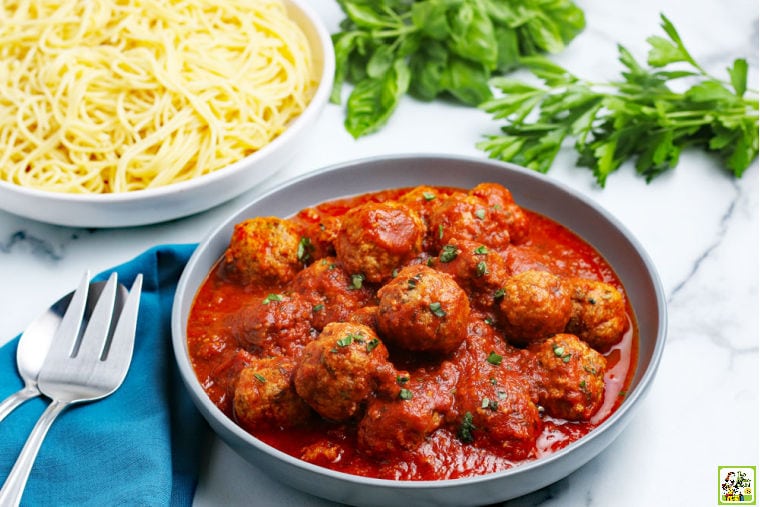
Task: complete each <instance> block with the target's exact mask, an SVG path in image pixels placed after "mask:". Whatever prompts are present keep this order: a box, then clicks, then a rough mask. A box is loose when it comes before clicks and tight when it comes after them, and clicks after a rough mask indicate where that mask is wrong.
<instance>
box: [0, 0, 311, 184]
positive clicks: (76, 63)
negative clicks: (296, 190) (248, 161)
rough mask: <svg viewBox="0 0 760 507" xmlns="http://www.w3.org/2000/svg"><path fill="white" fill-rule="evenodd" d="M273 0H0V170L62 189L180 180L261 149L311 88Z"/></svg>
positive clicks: (294, 37)
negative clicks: (1, 1) (8, 0)
mask: <svg viewBox="0 0 760 507" xmlns="http://www.w3.org/2000/svg"><path fill="white" fill-rule="evenodd" d="M316 84H317V83H316V78H315V76H314V62H313V55H312V54H311V50H310V48H309V45H308V40H307V38H306V35H305V34H304V33H303V31H302V30H301V29H300V27H299V26H298V25H297V24H296V23H295V22H294V21H293V20H291V19H290V18H289V17H288V13H287V10H286V7H285V5H284V4H283V3H282V2H281V1H280V0H248V1H246V0H237V1H236V0H224V1H222V0H159V1H147V0H144V1H143V0H86V1H82V0H58V1H55V0H53V1H45V0H26V1H18V2H14V1H11V2H3V3H2V5H1V6H0V179H2V180H4V181H8V182H11V183H14V184H17V185H22V186H26V187H34V188H38V189H42V190H49V191H55V192H67V193H111V192H127V191H135V190H141V189H149V188H155V187H160V186H163V185H168V184H171V183H175V182H179V181H185V180H189V179H192V178H195V177H198V176H200V175H203V174H207V173H210V172H213V171H215V170H218V169H220V168H222V167H225V166H227V165H229V164H231V163H233V162H235V161H237V160H240V159H241V158H244V157H246V156H248V155H250V154H252V153H254V152H256V151H257V150H259V149H261V148H262V147H264V146H265V145H267V144H268V143H269V142H271V141H272V140H273V139H274V138H276V137H277V136H278V135H279V134H281V133H282V132H283V131H284V130H285V129H286V128H287V127H288V125H289V123H290V122H291V121H292V120H293V119H294V118H296V117H297V116H298V115H299V114H300V113H301V112H302V111H303V110H304V108H305V107H306V106H307V104H308V102H309V100H310V99H311V97H312V95H313V93H314V90H315V88H316Z"/></svg>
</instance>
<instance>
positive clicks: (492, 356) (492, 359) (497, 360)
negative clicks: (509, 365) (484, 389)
mask: <svg viewBox="0 0 760 507" xmlns="http://www.w3.org/2000/svg"><path fill="white" fill-rule="evenodd" d="M501 360H502V357H501V355H499V354H497V353H496V352H494V351H493V350H492V351H491V352H490V353H489V354H488V359H487V361H488V362H489V363H491V364H492V365H494V366H499V365H500V364H501Z"/></svg>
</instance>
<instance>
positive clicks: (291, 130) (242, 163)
mask: <svg viewBox="0 0 760 507" xmlns="http://www.w3.org/2000/svg"><path fill="white" fill-rule="evenodd" d="M282 1H283V3H284V4H285V7H286V8H287V9H288V10H290V9H291V8H293V7H294V8H296V9H298V10H300V11H301V12H302V13H303V14H304V16H303V18H304V19H306V20H308V25H309V26H308V27H307V28H308V29H311V30H313V31H314V32H315V33H316V35H317V39H318V41H319V47H320V49H321V52H322V55H321V63H322V70H321V72H319V73H318V74H317V75H316V76H315V77H317V78H318V79H319V85H318V86H317V89H316V90H315V92H314V95H313V96H312V97H311V99H309V102H308V104H307V105H306V107H305V108H304V110H303V111H302V112H301V113H300V114H299V115H298V116H297V117H296V118H295V119H293V120H292V121H291V123H290V124H288V126H287V128H286V129H285V130H284V131H283V132H282V133H280V134H279V135H278V136H277V137H275V138H274V139H272V140H271V141H270V142H268V143H267V144H266V145H265V146H263V147H262V148H260V149H258V150H256V151H255V152H253V153H251V154H250V155H247V156H246V157H244V158H241V159H240V160H236V161H235V162H233V163H231V164H229V165H226V166H224V167H221V168H219V169H217V170H216V171H212V172H210V173H206V174H202V175H200V176H198V177H195V178H192V179H189V180H184V181H179V182H177V183H170V184H168V185H163V186H160V187H156V188H147V189H140V190H131V191H127V192H113V193H107V194H71V193H65V192H53V191H50V190H42V189H39V188H35V187H25V186H22V185H17V184H15V183H11V182H8V181H5V180H0V191H8V192H10V193H14V194H17V195H20V196H23V197H29V198H32V199H36V200H46V201H57V202H60V203H77V204H101V203H109V204H111V203H122V202H129V203H134V202H140V201H148V200H153V199H158V198H161V197H164V196H167V195H172V194H175V193H181V192H188V191H192V190H196V189H198V188H200V187H203V186H206V185H209V184H213V183H214V182H217V181H218V180H221V179H225V178H227V177H229V176H230V175H232V174H235V173H238V172H240V171H244V170H245V169H246V166H248V165H249V164H250V163H251V162H252V161H254V162H255V161H256V160H258V159H265V158H266V157H268V156H269V154H270V152H275V151H277V150H278V149H279V148H280V146H281V145H285V144H287V143H288V142H289V141H290V139H291V138H293V137H296V136H297V135H298V134H299V133H300V131H301V130H303V129H305V128H307V127H308V126H309V125H310V123H311V121H312V119H313V117H315V116H317V115H319V114H320V112H321V110H322V108H323V106H324V105H325V104H327V102H328V101H329V98H330V93H331V92H332V87H333V81H334V77H335V50H334V47H333V44H332V36H331V35H330V33H329V31H328V30H327V27H326V26H325V24H324V23H323V22H322V20H321V18H320V16H319V14H318V13H317V12H316V11H315V10H314V8H313V7H312V6H311V5H309V3H308V0H282ZM300 26H301V28H302V29H303V28H304V26H303V25H300ZM0 209H1V208H0ZM14 213H15V212H14Z"/></svg>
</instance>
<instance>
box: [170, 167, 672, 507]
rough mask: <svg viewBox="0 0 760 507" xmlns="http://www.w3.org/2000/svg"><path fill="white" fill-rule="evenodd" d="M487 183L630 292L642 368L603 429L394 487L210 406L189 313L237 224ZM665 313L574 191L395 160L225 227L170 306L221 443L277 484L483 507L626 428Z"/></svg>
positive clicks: (334, 175) (262, 203)
mask: <svg viewBox="0 0 760 507" xmlns="http://www.w3.org/2000/svg"><path fill="white" fill-rule="evenodd" d="M481 182H497V183H501V184H503V185H505V186H506V187H508V188H509V189H510V190H511V191H512V194H513V196H514V198H515V201H516V202H517V203H518V204H519V205H521V206H523V207H525V208H527V209H530V210H533V211H536V212H539V213H541V214H543V215H545V216H548V217H549V218H552V219H554V220H556V221H558V222H560V223H562V224H563V225H565V226H567V227H569V228H570V229H571V230H573V231H574V232H576V233H577V234H578V235H580V236H581V237H582V238H583V239H585V240H586V241H587V242H589V243H590V244H591V245H593V246H594V247H596V249H597V251H598V252H599V253H600V254H601V255H602V256H603V257H604V258H605V259H606V260H607V261H608V262H609V263H610V265H611V266H612V268H613V269H614V270H615V272H616V273H617V275H618V277H619V278H620V281H621V282H622V283H623V286H624V287H625V288H626V294H627V296H628V298H629V300H630V302H631V307H632V308H633V311H634V314H635V316H636V320H637V323H638V327H639V351H638V363H637V365H636V372H635V374H634V377H633V379H632V381H631V385H630V386H629V390H628V394H627V396H626V399H625V400H624V401H623V402H622V404H621V405H620V407H618V409H617V410H616V411H615V412H613V413H612V415H610V416H609V418H607V419H606V420H605V421H604V422H603V423H601V424H600V425H599V426H597V427H596V428H594V429H593V430H592V431H591V432H590V433H589V434H588V435H586V436H584V437H583V438H581V439H579V440H577V441H575V442H572V443H571V444H569V445H568V446H567V447H565V448H563V449H561V450H559V451H556V452H554V453H552V454H550V455H548V456H545V457H542V458H540V459H537V460H535V461H531V462H528V463H525V464H521V465H519V466H516V467H514V468H511V469H509V470H504V471H502V472H496V473H491V474H486V475H481V476H477V477H469V478H463V479H451V480H439V481H393V480H387V479H373V478H366V477H360V476H356V475H349V474H346V473H341V472H336V471H332V470H329V469H326V468H323V467H319V466H317V465H313V464H311V463H307V462H305V461H301V460H299V459H297V458H294V457H292V456H289V455H287V454H285V453H283V452H281V451H279V450H277V449H275V448H273V447H271V446H269V445H267V444H265V443H264V442H262V441H260V440H258V439H257V438H256V437H254V436H252V435H251V434H249V433H247V432H246V431H245V430H243V429H242V428H241V427H240V426H238V425H237V424H236V423H235V422H234V421H232V420H231V419H230V418H229V417H227V416H226V415H225V414H224V413H223V412H222V411H221V410H219V408H217V407H216V405H214V404H213V403H212V402H211V401H210V399H209V397H208V396H207V395H206V393H205V391H204V390H203V387H202V386H201V384H200V383H199V381H198V379H197V378H196V376H195V371H194V370H193V367H192V365H191V363H190V359H189V355H188V350H187V335H186V329H187V317H188V314H189V311H190V307H191V305H192V302H193V299H194V297H195V294H196V292H197V290H198V288H199V287H200V285H201V284H202V283H203V281H204V280H205V278H206V276H207V274H208V273H209V272H210V270H211V269H212V266H214V264H215V263H216V261H217V260H218V259H219V258H220V257H221V255H222V254H223V252H224V250H225V248H226V246H227V245H228V244H229V239H230V237H231V234H232V229H233V227H234V225H235V224H236V223H238V222H241V221H242V220H244V219H246V218H250V217H254V216H268V215H275V216H281V217H287V216H291V215H293V214H295V213H296V212H297V211H299V210H300V209H301V208H304V207H308V206H313V205H315V204H318V203H320V202H323V201H326V200H329V199H333V198H338V197H343V196H349V195H355V194H361V193H365V192H370V191H375V190H381V189H386V188H399V187H409V186H416V185H421V184H428V185H439V186H454V187H462V188H471V187H473V186H475V185H476V184H478V183H481ZM666 310H667V308H666V301H665V296H664V292H663V289H662V286H661V284H660V281H659V277H658V275H657V272H656V269H655V267H654V265H653V263H652V261H651V260H650V259H649V257H648V255H647V254H646V252H645V251H644V250H643V248H642V247H641V245H640V244H639V243H638V242H637V241H636V239H635V238H634V237H633V236H632V235H631V234H630V233H629V232H628V231H627V230H626V228H625V227H624V226H623V225H622V224H620V223H619V222H618V221H617V220H615V219H614V217H612V216H610V215H609V214H608V213H607V212H606V211H605V210H604V209H602V208H600V207H599V206H598V205H597V204H595V203H594V202H593V201H591V200H588V199H586V198H585V197H583V196H582V195H579V194H577V193H576V192H574V191H573V190H572V189H570V188H567V187H565V186H563V185H561V184H559V183H557V182H555V181H553V180H551V179H550V178H547V177H546V176H543V175H540V174H538V173H536V172H533V171H529V170H527V169H523V168H520V167H517V166H514V165H511V164H505V163H501V162H497V161H494V160H482V159H474V158H467V157H456V156H445V157H444V156H436V155H424V154H422V155H408V156H388V157H377V158H370V159H365V160H358V161H353V162H347V163H344V164H338V165H335V166H332V167H328V168H326V169H323V170H319V171H316V172H312V173H310V174H308V175H305V176H302V177H299V178H296V179H293V180H291V181H289V182H286V183H284V184H282V185H280V186H278V187H277V188H275V189H273V190H271V191H268V192H267V193H265V194H264V195H262V196H259V197H258V198H257V199H256V200H254V201H253V202H251V203H249V204H248V205H246V206H245V207H243V208H242V209H240V210H239V211H238V212H237V213H235V214H233V215H232V216H231V217H229V218H228V219H227V220H226V221H224V223H222V224H221V225H219V226H218V227H217V228H216V229H215V230H214V231H213V232H211V234H210V235H209V236H208V237H207V238H206V239H205V240H204V241H203V242H201V244H200V246H199V247H198V248H197V249H196V251H195V252H194V254H193V256H192V257H191V258H190V260H189V262H188V264H187V266H186V267H185V270H184V272H183V273H182V277H181V278H180V281H179V285H178V286H177V291H176V294H175V299H174V307H173V309H172V340H173V347H174V354H175V357H176V359H177V364H178V366H179V371H180V374H181V376H182V379H183V381H184V383H185V386H186V387H187V389H188V391H189V393H190V396H191V398H192V399H193V401H194V402H195V404H196V406H197V407H198V409H199V410H200V412H201V413H202V414H203V416H204V417H205V418H206V420H208V422H209V424H210V425H211V427H212V428H213V429H214V431H216V433H217V435H219V437H220V438H221V439H222V440H224V441H225V442H226V443H227V444H228V445H229V446H230V447H231V448H232V449H234V450H235V451H236V452H237V453H239V454H240V455H241V456H243V457H244V458H245V459H246V460H248V461H250V462H251V463H254V464H255V465H257V466H258V467H259V468H260V469H261V470H262V471H264V472H265V473H267V474H268V475H269V476H270V477H272V478H273V479H276V480H278V481H281V482H283V483H285V484H288V485H290V486H293V487H295V488H298V489H301V490H303V491H306V492H309V493H312V494H314V495H317V496H321V497H324V498H328V499H330V500H334V501H337V502H342V503H347V504H351V505H362V506H383V505H414V506H422V505H430V506H447V505H449V506H466V505H483V504H490V503H496V502H502V501H504V500H508V499H511V498H515V497H518V496H521V495H524V494H527V493H530V492H532V491H534V490H537V489H539V488H542V487H544V486H547V485H549V484H551V483H553V482H555V481H557V480H559V479H561V478H563V477H565V476H567V475H569V474H570V473H572V472H573V471H575V470H576V469H578V468H579V467H581V466H583V465H584V464H585V463H586V462H588V461H589V460H590V459H592V458H594V457H595V456H596V455H597V454H599V453H600V452H601V451H602V450H604V449H605V448H606V447H607V446H608V445H609V444H610V443H611V442H612V441H613V440H614V439H615V438H616V437H617V436H618V435H619V434H620V432H621V431H623V429H624V428H625V426H626V425H627V424H628V422H629V421H630V420H631V417H632V416H633V414H634V412H635V409H636V408H638V406H639V405H640V401H641V400H642V398H643V397H644V395H645V393H646V392H647V390H648V389H649V387H650V385H651V382H652V380H653V379H654V376H655V373H656V371H657V367H658V364H659V362H660V357H661V355H662V351H663V348H664V346H665V335H666V329H667V324H666V320H667V318H666V313H667V312H666ZM652 431H656V428H652ZM617 459H620V460H626V459H627V458H626V456H618V457H617Z"/></svg>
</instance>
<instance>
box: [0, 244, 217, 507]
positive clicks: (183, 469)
mask: <svg viewBox="0 0 760 507" xmlns="http://www.w3.org/2000/svg"><path fill="white" fill-rule="evenodd" d="M195 247H196V245H191V244H187V245H165V246H158V247H155V248H152V249H149V250H147V251H145V252H144V253H142V254H141V255H139V256H138V257H136V258H134V259H133V260H131V261H129V262H126V263H125V264H122V265H120V266H117V267H115V268H113V269H111V270H108V271H106V272H104V273H101V274H99V275H98V276H96V279H105V278H106V277H107V276H108V274H110V273H111V272H112V271H116V272H118V275H119V281H121V282H122V283H124V285H126V286H127V287H130V286H131V284H132V281H133V280H134V278H135V276H136V275H137V273H143V276H144V280H143V292H142V297H141V301H140V315H139V320H138V325H137V338H136V342H135V351H134V358H133V360H132V364H131V366H130V369H129V373H128V374H127V377H126V380H125V381H124V384H123V385H122V386H121V388H119V390H117V391H116V392H115V393H114V394H112V395H111V396H109V397H107V398H105V399H103V400H101V401H98V402H94V403H89V404H83V405H73V406H70V407H69V408H68V409H66V410H65V411H64V412H63V413H62V414H61V415H60V416H59V417H58V419H57V420H56V422H55V423H54V424H53V426H52V428H51V429H50V431H49V432H48V434H47V437H46V438H45V441H44V442H43V443H42V447H41V448H40V452H39V454H38V456H37V460H36V462H35V465H34V468H33V469H32V472H31V475H30V476H29V481H28V482H27V486H26V490H25V492H24V496H23V498H22V500H21V504H22V505H30V506H38V505H41V506H46V505H53V506H59V505H61V506H68V505H76V506H86V505H93V506H95V505H97V506H102V505H109V506H115V505H130V506H131V505H150V506H154V505H155V506H161V505H172V506H174V505H191V504H192V501H193V495H194V493H195V487H196V484H197V478H198V462H199V457H200V451H201V447H202V445H203V442H204V440H205V438H206V436H207V435H208V434H209V430H208V426H207V425H206V423H205V421H204V420H203V418H202V417H201V415H200V413H199V412H198V411H197V410H196V408H195V406H194V405H193V403H192V401H191V400H190V397H189V395H188V394H187V393H186V391H185V389H184V386H183V385H182V383H181V379H180V376H179V372H178V371H177V368H176V366H175V363H174V355H173V351H172V345H171V326H170V320H171V309H172V301H173V298H174V292H175V290H176V287H177V282H178V281H179V277H180V274H181V273H182V270H183V268H184V266H185V264H186V263H187V261H188V259H189V258H190V255H191V254H192V252H193V250H194V249H195ZM51 303H52V301H51ZM43 310H44V308H40V312H42V311H43ZM17 344H18V338H16V339H14V340H13V341H11V342H9V343H8V344H6V345H5V346H3V347H2V348H0V399H4V398H5V397H7V396H9V395H10V394H11V393H13V392H15V391H17V390H18V389H20V388H21V387H22V385H23V384H22V382H21V380H20V379H19V377H18V374H17V370H16V347H17ZM46 403H47V402H46V401H44V400H43V399H40V398H37V399H35V400H31V401H28V402H26V403H25V404H24V405H22V406H21V407H19V408H18V409H16V410H15V411H14V412H13V413H11V414H10V415H8V417H6V419H5V420H4V421H3V422H2V423H0V480H1V481H3V482H4V481H5V478H6V477H7V475H8V473H9V472H10V469H11V468H12V466H13V463H14V462H15V461H16V458H17V457H18V454H19V452H21V448H22V447H23V445H24V442H25V441H26V437H27V435H28V434H29V432H30V431H31V429H32V427H33V426H34V423H35V422H36V420H37V418H38V417H39V415H40V414H41V413H42V411H43V410H44V408H45V406H46Z"/></svg>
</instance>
